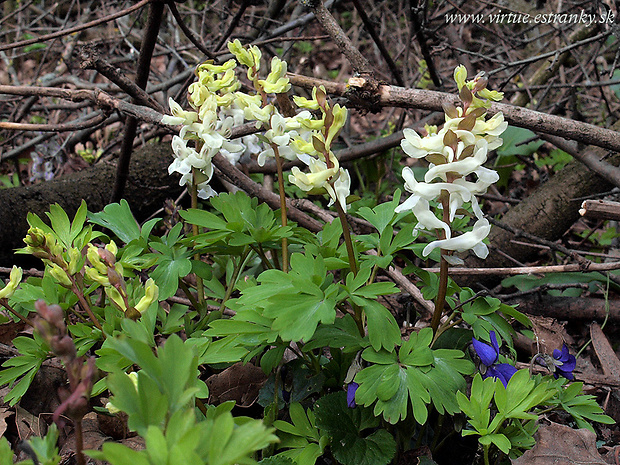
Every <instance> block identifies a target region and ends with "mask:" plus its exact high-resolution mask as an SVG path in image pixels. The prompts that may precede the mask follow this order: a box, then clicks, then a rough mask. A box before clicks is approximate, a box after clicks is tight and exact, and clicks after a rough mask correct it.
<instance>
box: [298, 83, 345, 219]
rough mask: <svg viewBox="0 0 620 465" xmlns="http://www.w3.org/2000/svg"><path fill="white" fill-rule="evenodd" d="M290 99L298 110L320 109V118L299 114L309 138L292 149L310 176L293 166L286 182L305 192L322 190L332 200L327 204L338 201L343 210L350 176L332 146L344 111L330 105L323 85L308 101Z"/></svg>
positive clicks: (343, 108)
mask: <svg viewBox="0 0 620 465" xmlns="http://www.w3.org/2000/svg"><path fill="white" fill-rule="evenodd" d="M293 99H294V100H295V103H296V104H297V105H298V106H299V107H301V108H306V109H309V110H320V111H321V115H322V118H321V119H320V120H318V119H310V118H308V117H306V115H303V113H306V114H307V115H309V114H310V113H309V112H302V113H300V114H299V115H298V121H299V122H300V124H301V125H302V127H304V128H306V129H307V130H309V131H310V132H309V134H308V136H309V137H306V138H303V137H297V138H295V140H294V141H293V143H292V146H293V149H294V150H295V151H297V153H298V155H297V157H298V158H299V159H300V160H301V161H302V162H304V163H305V164H306V165H307V166H308V167H309V168H310V173H303V172H302V171H301V170H300V169H299V168H297V167H294V168H293V169H292V170H291V173H292V174H291V175H290V176H289V181H290V182H291V183H293V184H295V185H296V186H297V187H299V188H300V189H301V190H303V191H306V192H310V191H314V190H320V189H325V190H326V191H327V193H328V194H329V197H330V199H331V200H330V203H329V205H330V206H331V205H333V204H334V202H338V203H339V204H340V206H341V207H342V209H343V210H344V211H346V210H347V196H348V195H349V191H350V188H351V177H350V176H349V172H348V171H347V170H345V169H344V168H341V167H340V165H339V163H338V159H337V158H336V156H335V155H334V152H332V150H331V145H332V142H333V141H334V138H335V137H336V135H338V133H339V132H340V130H341V129H342V127H343V126H344V124H345V122H346V120H347V109H346V108H345V107H342V106H340V105H338V104H336V105H333V106H331V105H330V104H329V103H328V102H327V95H326V93H325V88H324V87H323V86H321V87H319V88H316V87H315V88H314V90H313V91H312V99H310V100H309V99H306V98H303V97H294V98H293Z"/></svg>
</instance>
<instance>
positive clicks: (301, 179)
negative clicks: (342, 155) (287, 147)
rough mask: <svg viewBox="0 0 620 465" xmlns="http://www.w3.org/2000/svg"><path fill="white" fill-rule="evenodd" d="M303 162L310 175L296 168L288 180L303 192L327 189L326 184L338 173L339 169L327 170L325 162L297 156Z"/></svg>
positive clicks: (292, 170)
mask: <svg viewBox="0 0 620 465" xmlns="http://www.w3.org/2000/svg"><path fill="white" fill-rule="evenodd" d="M297 156H298V157H299V159H300V160H301V161H303V162H304V163H306V164H307V165H308V167H309V168H310V173H304V172H302V171H301V170H300V169H299V168H298V167H296V166H294V167H293V168H292V169H291V173H292V174H290V175H289V177H288V180H289V181H290V182H291V183H293V184H295V185H296V186H297V187H299V188H300V189H301V190H302V191H305V192H308V191H310V190H312V189H320V188H325V183H327V180H328V179H330V178H331V177H332V176H334V175H336V173H338V167H333V168H327V165H326V164H325V162H324V161H321V160H317V159H316V158H313V157H310V156H307V155H306V156H303V155H297Z"/></svg>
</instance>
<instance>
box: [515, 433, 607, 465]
mask: <svg viewBox="0 0 620 465" xmlns="http://www.w3.org/2000/svg"><path fill="white" fill-rule="evenodd" d="M535 437H536V445H535V446H534V447H533V448H532V449H530V450H528V451H527V452H526V453H525V454H523V455H522V456H521V457H519V458H518V459H516V460H512V464H513V465H560V464H562V465H586V464H587V465H599V464H600V465H607V462H605V460H603V457H601V454H599V453H598V450H597V449H596V435H595V434H594V433H592V432H591V431H589V430H587V429H573V428H569V427H568V426H564V425H560V424H558V423H551V424H550V425H543V426H541V427H540V428H539V429H538V432H537V433H536V436H535Z"/></svg>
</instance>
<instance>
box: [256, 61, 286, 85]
mask: <svg viewBox="0 0 620 465" xmlns="http://www.w3.org/2000/svg"><path fill="white" fill-rule="evenodd" d="M258 83H259V84H260V85H261V86H262V87H263V90H264V91H265V92H267V93H273V94H282V93H285V92H288V91H289V89H290V88H291V84H290V83H289V79H288V78H287V77H286V61H282V60H280V59H279V58H278V57H273V58H272V60H271V72H270V73H269V75H268V76H267V79H259V81H258Z"/></svg>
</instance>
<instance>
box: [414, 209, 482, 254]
mask: <svg viewBox="0 0 620 465" xmlns="http://www.w3.org/2000/svg"><path fill="white" fill-rule="evenodd" d="M490 231H491V225H490V224H489V220H487V219H486V218H482V219H479V220H478V221H476V224H474V229H473V230H471V231H469V232H466V233H463V234H461V235H460V236H456V237H452V238H449V239H443V240H439V241H434V242H431V243H430V244H428V245H427V246H426V247H424V250H423V251H422V255H424V256H428V255H429V254H430V253H431V252H432V251H433V250H434V249H436V248H440V249H444V250H454V251H455V252H465V251H466V250H472V251H473V252H474V253H475V254H476V255H477V256H478V257H479V258H483V259H484V258H487V255H488V254H489V249H488V248H487V246H486V244H485V243H484V242H482V241H483V239H484V238H485V237H487V236H488V235H489V232H490Z"/></svg>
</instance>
